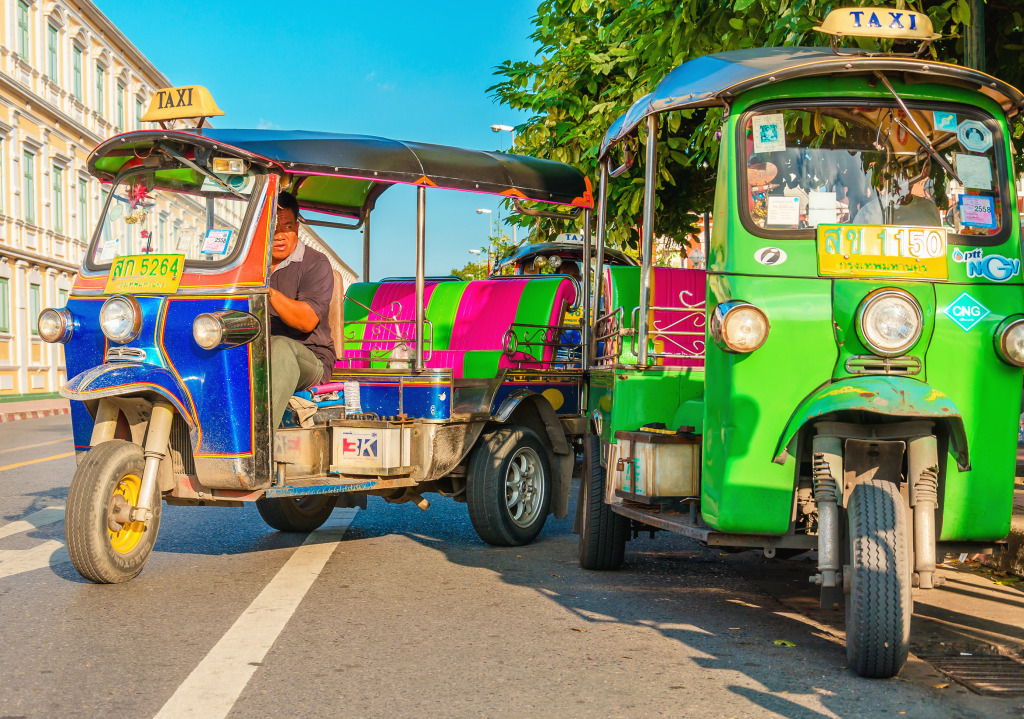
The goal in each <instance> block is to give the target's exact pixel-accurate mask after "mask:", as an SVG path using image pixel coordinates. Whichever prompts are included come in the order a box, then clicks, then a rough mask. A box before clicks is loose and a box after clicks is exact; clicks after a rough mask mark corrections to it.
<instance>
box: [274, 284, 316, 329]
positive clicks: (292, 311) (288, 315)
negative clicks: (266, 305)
mask: <svg viewBox="0 0 1024 719" xmlns="http://www.w3.org/2000/svg"><path fill="white" fill-rule="evenodd" d="M270 304H271V306H272V307H273V308H274V311H275V312H277V315H278V317H280V318H281V321H282V322H284V323H285V324H286V325H288V326H289V327H294V328H295V329H297V330H299V331H300V332H312V331H313V330H315V329H316V326H317V325H318V324H320V318H319V317H317V314H316V312H314V311H313V308H312V307H310V306H309V305H308V304H306V303H305V302H303V301H302V300H293V299H291V298H290V297H287V296H285V295H283V294H281V293H280V292H278V291H277V290H275V289H274V288H273V287H271V288H270Z"/></svg>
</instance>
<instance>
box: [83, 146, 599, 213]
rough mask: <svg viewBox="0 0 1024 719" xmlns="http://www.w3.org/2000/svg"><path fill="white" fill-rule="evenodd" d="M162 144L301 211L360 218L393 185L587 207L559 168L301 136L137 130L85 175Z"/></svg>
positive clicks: (582, 184)
mask: <svg viewBox="0 0 1024 719" xmlns="http://www.w3.org/2000/svg"><path fill="white" fill-rule="evenodd" d="M162 143H167V144H169V145H172V146H174V147H175V149H176V151H177V152H182V151H185V152H189V153H190V151H191V150H193V149H194V148H202V149H204V150H205V149H209V150H212V151H214V152H215V153H217V154H224V155H236V156H239V157H243V158H245V159H248V160H250V161H251V162H255V163H257V164H262V165H264V166H268V167H277V168H280V169H281V170H283V171H284V172H286V173H288V174H290V175H292V176H293V178H294V180H295V187H296V194H297V196H298V199H299V204H300V205H302V206H303V207H311V208H315V209H320V210H323V211H327V212H334V213H337V214H342V215H347V216H351V217H360V216H363V214H364V213H365V212H367V211H369V210H372V209H373V203H374V202H375V201H376V198H377V197H378V196H379V195H380V193H381V192H383V191H384V190H386V189H387V188H388V187H391V186H392V185H395V184H407V185H419V186H426V187H439V188H445V189H452V190H463V191H468V192H481V193H485V194H489V195H502V196H506V197H517V198H520V199H524V200H534V201H538V202H546V203H553V204H560V205H575V206H577V207H586V208H591V207H593V193H592V191H591V186H590V182H589V181H588V179H587V178H586V177H585V176H584V175H583V174H582V173H581V172H580V171H579V170H577V169H575V168H574V167H571V166H569V165H566V164H563V163H561V162H555V161H552V160H540V159H537V158H534V157H524V156H521V155H510V154H505V153H499V152H487V151H482V150H467V149H463V148H459V147H448V146H444V145H431V144H426V143H419V142H403V141H400V140H390V139H387V138H383V137H371V136H367V135H343V134H336V133H328V132H308V131H301V130H230V129H229V130H218V129H207V130H205V131H204V132H203V133H202V134H199V133H196V132H181V131H172V130H141V131H137V132H129V133H126V134H124V135H118V136H117V137H113V138H111V139H110V140H107V141H106V142H104V143H102V144H101V145H99V146H98V147H97V148H96V149H95V150H94V151H93V152H92V154H91V155H90V156H89V170H90V172H92V173H93V174H94V175H96V176H97V177H99V178H100V179H103V180H112V179H113V178H114V177H115V176H116V175H117V173H118V172H120V171H121V170H122V169H124V168H125V167H127V166H129V164H131V163H133V161H134V162H135V163H137V162H141V160H140V159H139V158H140V157H143V156H145V155H147V154H149V153H150V152H151V151H152V150H154V149H156V148H158V146H159V145H160V144H162Z"/></svg>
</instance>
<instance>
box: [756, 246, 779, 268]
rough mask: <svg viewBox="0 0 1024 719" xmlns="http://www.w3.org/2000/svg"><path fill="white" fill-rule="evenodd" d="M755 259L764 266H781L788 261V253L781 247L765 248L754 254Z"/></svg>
mask: <svg viewBox="0 0 1024 719" xmlns="http://www.w3.org/2000/svg"><path fill="white" fill-rule="evenodd" d="M754 259H755V260H757V261H758V262H760V263H761V264H762V265H768V266H769V267H770V266H772V265H781V264H782V263H783V262H785V261H786V251H785V250H783V249H782V248H781V247H765V248H763V249H760V250H758V251H757V252H755V253H754Z"/></svg>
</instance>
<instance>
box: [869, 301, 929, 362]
mask: <svg viewBox="0 0 1024 719" xmlns="http://www.w3.org/2000/svg"><path fill="white" fill-rule="evenodd" d="M886 297H899V298H900V299H902V300H906V302H907V303H908V304H909V305H910V306H911V307H912V308H913V309H914V315H915V317H916V319H917V327H916V328H915V330H914V334H913V336H912V337H911V338H910V339H909V340H907V341H905V342H904V343H903V344H901V345H900V346H899V347H896V348H893V349H886V348H884V347H879V346H878V345H877V344H876V343H875V342H872V341H871V339H870V338H869V337H868V333H867V331H866V330H865V329H864V317H865V315H866V314H867V312H868V310H870V309H871V307H872V306H874V305H875V303H877V302H879V301H881V300H883V299H885V298H886ZM856 328H857V336H858V337H859V338H860V341H861V342H862V343H863V344H864V346H865V347H867V348H868V350H869V351H870V352H871V353H872V354H874V355H877V356H879V357H900V356H902V355H905V354H906V353H907V352H909V351H910V350H911V349H912V348H913V347H914V345H916V344H917V342H918V340H920V339H921V333H922V332H923V331H924V312H922V310H921V305H920V304H919V303H918V301H917V299H916V298H915V297H914V296H913V295H912V294H910V293H909V292H907V291H906V290H901V289H899V288H897V287H882V288H880V289H877V290H873V291H871V292H869V293H868V295H867V297H865V298H864V299H863V300H861V303H860V306H859V307H858V308H857V322H856Z"/></svg>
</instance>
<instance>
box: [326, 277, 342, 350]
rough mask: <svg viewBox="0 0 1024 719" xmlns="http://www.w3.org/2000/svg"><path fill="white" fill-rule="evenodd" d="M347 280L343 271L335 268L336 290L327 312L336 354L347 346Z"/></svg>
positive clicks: (332, 294)
mask: <svg viewBox="0 0 1024 719" xmlns="http://www.w3.org/2000/svg"><path fill="white" fill-rule="evenodd" d="M344 304H345V280H344V279H343V278H342V276H341V273H340V272H338V271H337V270H334V291H333V292H332V293H331V305H330V309H329V310H328V313H327V324H328V325H330V328H331V338H332V339H333V340H334V352H335V354H339V355H340V354H341V352H342V349H343V348H344V346H345V308H344V306H343V305H344Z"/></svg>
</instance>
